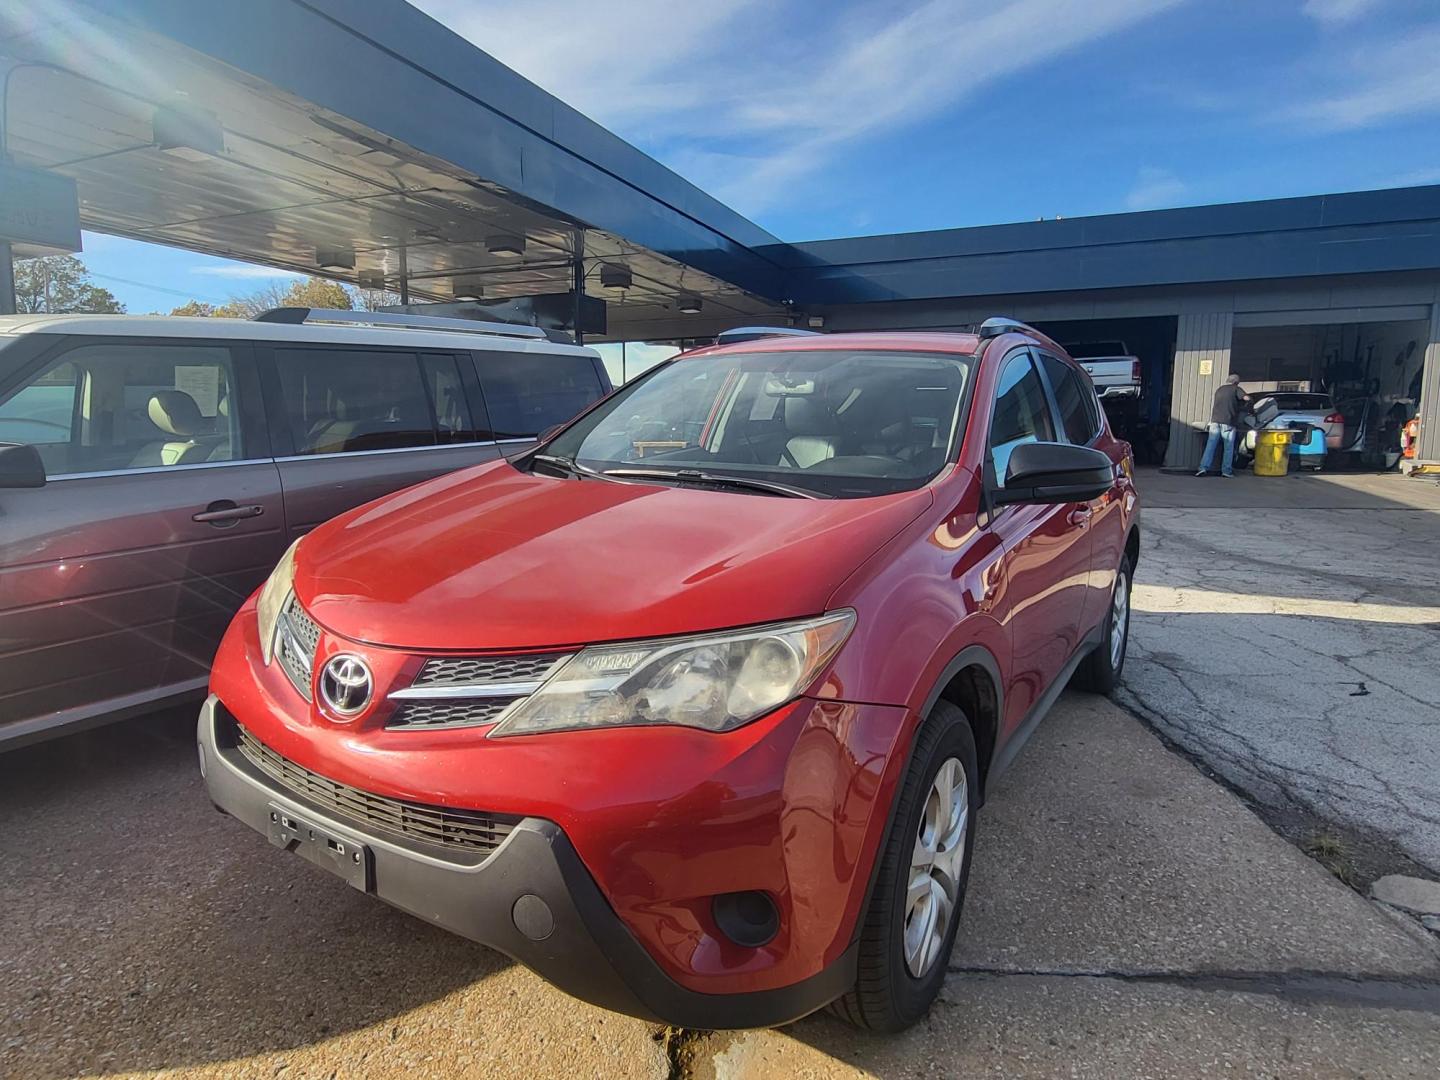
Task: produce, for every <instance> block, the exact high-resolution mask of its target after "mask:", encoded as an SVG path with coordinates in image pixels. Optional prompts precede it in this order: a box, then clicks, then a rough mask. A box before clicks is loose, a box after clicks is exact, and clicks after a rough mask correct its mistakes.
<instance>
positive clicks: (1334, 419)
mask: <svg viewBox="0 0 1440 1080" xmlns="http://www.w3.org/2000/svg"><path fill="white" fill-rule="evenodd" d="M1325 423H1327V424H1343V423H1345V416H1344V414H1343V413H1338V412H1332V413H1331V414H1330V415H1329V416H1327V417H1325Z"/></svg>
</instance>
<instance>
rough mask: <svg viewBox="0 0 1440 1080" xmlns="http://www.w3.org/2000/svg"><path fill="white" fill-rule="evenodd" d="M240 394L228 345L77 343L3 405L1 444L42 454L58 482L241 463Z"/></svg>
mask: <svg viewBox="0 0 1440 1080" xmlns="http://www.w3.org/2000/svg"><path fill="white" fill-rule="evenodd" d="M234 386H235V370H234V363H233V360H232V357H231V353H230V350H229V349H228V348H225V347H223V346H207V345H191V344H188V343H177V344H170V343H160V342H146V343H134V342H131V341H124V342H115V343H106V344H86V345H77V346H76V347H74V348H72V349H69V350H68V351H66V352H64V353H63V354H61V355H60V356H59V357H57V358H56V359H55V360H54V361H52V362H51V363H50V364H48V365H47V366H46V367H44V368H43V369H41V370H40V371H38V372H36V373H35V374H34V375H32V376H31V377H30V378H29V379H26V380H25V381H24V382H23V383H22V384H21V385H20V386H18V387H17V388H15V389H14V390H12V391H10V392H9V393H7V394H5V395H4V397H3V400H0V442H21V443H29V444H31V445H32V446H34V447H35V448H36V449H37V450H38V451H39V453H40V457H41V459H42V460H43V461H44V462H45V471H46V473H47V474H48V475H50V476H65V475H68V474H74V473H88V472H118V471H125V470H129V469H153V468H160V467H164V466H171V465H203V464H207V463H211V462H220V461H236V460H239V459H241V458H242V457H243V456H244V449H245V448H244V447H243V446H242V445H241V442H242V440H241V431H240V423H239V415H238V410H235V409H233V408H232V407H231V405H232V392H233V389H234Z"/></svg>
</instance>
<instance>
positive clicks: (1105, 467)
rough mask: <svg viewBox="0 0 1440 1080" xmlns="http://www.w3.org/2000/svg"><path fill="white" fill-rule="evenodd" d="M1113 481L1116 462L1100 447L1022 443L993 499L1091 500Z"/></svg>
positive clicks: (999, 501)
mask: <svg viewBox="0 0 1440 1080" xmlns="http://www.w3.org/2000/svg"><path fill="white" fill-rule="evenodd" d="M1114 483H1115V463H1114V462H1113V461H1111V460H1110V458H1109V457H1107V456H1106V455H1105V454H1102V453H1101V452H1100V451H1099V450H1094V449H1092V448H1090V447H1088V446H1075V445H1073V444H1071V443H1052V442H1033V443H1021V444H1020V445H1019V446H1017V447H1015V449H1014V450H1012V451H1011V452H1010V461H1009V464H1008V465H1007V466H1006V469H1005V486H1004V487H1003V488H999V489H998V490H996V491H994V492H992V493H991V498H992V501H993V502H994V503H995V504H996V505H997V506H1003V505H1005V504H1007V503H1068V502H1089V501H1090V500H1091V499H1098V498H1099V497H1100V496H1101V495H1103V494H1105V492H1107V491H1109V490H1110V486H1111V485H1112V484H1114Z"/></svg>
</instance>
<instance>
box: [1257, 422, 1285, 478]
mask: <svg viewBox="0 0 1440 1080" xmlns="http://www.w3.org/2000/svg"><path fill="white" fill-rule="evenodd" d="M1289 467H1290V432H1288V431H1283V430H1282V431H1268V430H1267V431H1261V432H1257V433H1256V435H1255V475H1256V476H1284V475H1285V473H1286V470H1288V469H1289Z"/></svg>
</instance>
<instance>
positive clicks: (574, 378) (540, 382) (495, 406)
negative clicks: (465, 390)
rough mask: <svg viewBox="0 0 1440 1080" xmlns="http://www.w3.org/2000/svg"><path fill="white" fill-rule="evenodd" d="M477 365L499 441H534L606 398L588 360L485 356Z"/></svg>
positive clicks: (478, 355) (528, 355) (540, 355)
mask: <svg viewBox="0 0 1440 1080" xmlns="http://www.w3.org/2000/svg"><path fill="white" fill-rule="evenodd" d="M475 365H476V367H477V368H478V369H479V371H480V388H481V390H482V391H483V392H484V394H485V408H486V411H487V412H489V414H490V427H491V429H492V430H493V431H494V432H495V438H497V439H531V438H534V437H535V436H537V435H539V434H540V433H541V432H542V431H545V430H546V429H547V428H551V427H554V426H555V425H556V424H563V423H564V422H565V421H567V420H569V419H571V418H572V417H573V416H574V415H575V414H576V413H578V412H579V411H580V410H581V409H583V408H585V406H587V405H589V404H590V403H591V402H592V401H595V400H596V399H597V398H599V397H600V396H601V395H602V394H603V393H604V388H603V387H602V386H601V385H600V376H599V375H597V374H596V373H595V365H594V364H593V363H592V362H591V360H590V358H589V357H588V356H566V355H563V354H547V353H502V352H480V353H476V354H475Z"/></svg>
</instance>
